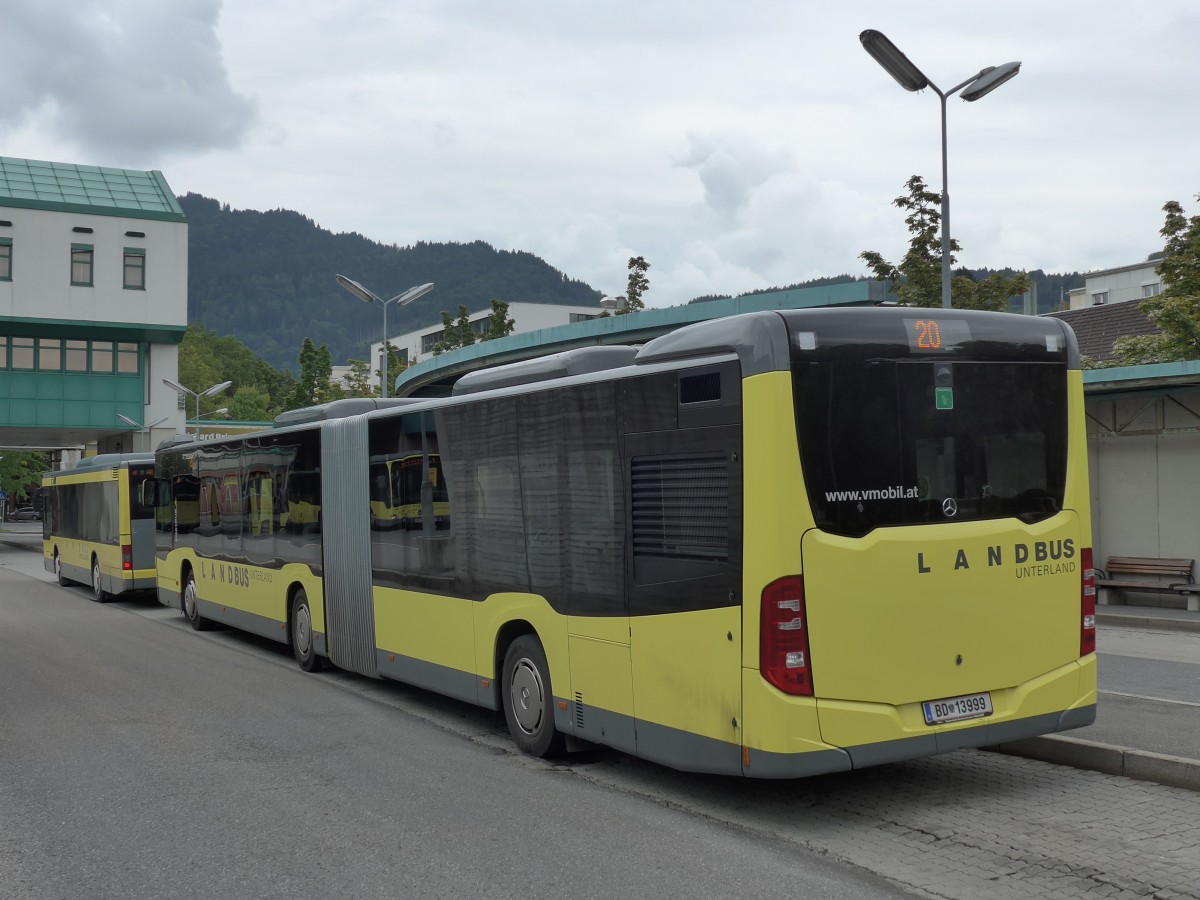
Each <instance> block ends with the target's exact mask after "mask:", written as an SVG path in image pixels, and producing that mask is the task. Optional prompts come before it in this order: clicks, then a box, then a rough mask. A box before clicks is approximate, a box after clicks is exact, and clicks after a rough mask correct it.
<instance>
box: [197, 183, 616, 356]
mask: <svg viewBox="0 0 1200 900" xmlns="http://www.w3.org/2000/svg"><path fill="white" fill-rule="evenodd" d="M179 205H180V206H181V207H182V208H183V212H184V214H185V215H186V216H187V218H188V226H189V227H188V240H189V251H188V321H189V322H193V323H199V324H202V325H204V326H206V327H208V328H210V329H212V330H214V331H216V332H217V333H218V334H231V335H236V336H237V337H238V338H240V339H241V340H242V342H243V343H245V344H246V345H247V346H248V347H249V348H250V349H251V350H253V351H254V352H255V353H256V354H258V355H259V356H260V357H262V358H263V359H264V360H265V361H266V362H267V363H269V364H270V365H271V366H273V367H275V368H286V369H291V370H293V371H294V370H295V368H296V358H297V355H298V353H299V351H300V347H301V345H302V344H303V343H304V339H305V338H306V337H309V338H312V340H313V341H314V343H316V344H318V345H320V344H328V345H329V350H330V353H331V355H332V357H333V361H334V362H335V363H342V362H345V361H346V360H347V359H349V358H356V359H366V358H367V347H368V345H369V344H370V342H371V341H378V340H379V339H380V337H381V336H382V333H383V312H382V310H381V309H380V308H379V305H378V304H375V303H372V304H366V303H363V302H361V301H359V300H356V299H354V297H352V296H351V295H350V294H348V293H347V292H346V291H344V290H343V289H342V288H340V287H338V285H337V284H336V283H335V282H334V280H333V277H334V275H335V274H337V273H341V274H343V275H347V276H349V277H350V278H353V279H354V280H355V281H358V282H360V283H362V284H364V285H366V286H367V287H368V288H370V289H371V290H373V291H375V292H376V293H377V294H380V295H381V296H383V297H384V299H387V298H389V297H392V296H394V295H396V294H398V293H400V292H401V291H403V290H405V289H406V288H409V287H411V286H413V285H417V284H424V283H425V282H428V281H432V282H433V283H434V284H435V285H436V288H435V289H434V290H433V292H432V293H430V294H427V295H426V296H424V297H422V298H421V299H419V300H417V301H415V302H414V303H412V304H411V305H410V306H406V307H403V308H399V309H398V308H397V307H396V305H394V304H393V305H392V306H391V307H390V308H389V309H388V330H389V331H390V332H392V333H393V334H396V333H401V332H404V331H409V330H412V329H414V328H419V327H421V326H422V325H430V324H433V323H436V322H439V321H440V312H441V311H442V310H448V311H450V312H454V311H455V310H457V309H458V305H459V304H460V303H462V304H465V305H466V306H468V307H469V308H470V309H472V310H474V309H477V308H483V307H486V306H487V305H488V303H489V301H491V300H493V299H496V300H504V301H506V302H509V303H512V302H523V303H569V304H575V305H580V306H584V305H596V304H598V303H599V301H600V297H601V294H600V292H599V291H597V290H594V289H593V288H591V287H589V286H588V285H586V284H584V283H583V282H582V281H577V280H575V279H572V278H568V277H567V276H566V275H564V274H563V273H562V272H560V271H558V270H557V269H555V268H553V267H552V266H550V265H549V264H548V263H546V262H545V261H544V260H541V259H539V258H538V257H536V256H534V255H533V254H531V253H525V252H520V251H509V250H497V249H495V248H494V247H491V246H490V245H488V244H485V243H483V242H482V241H475V242H473V243H469V244H435V243H426V242H424V241H422V242H420V243H417V244H415V245H413V246H411V247H395V246H390V245H387V244H381V243H379V242H377V241H372V240H370V239H368V238H365V237H363V236H362V235H361V234H334V233H332V232H330V231H327V230H325V229H324V228H321V227H319V226H318V225H317V224H316V223H315V222H313V221H312V220H311V219H309V218H306V217H305V216H302V215H301V214H299V213H296V212H292V211H290V210H285V209H277V210H271V211H270V212H258V211H255V210H233V209H230V208H229V206H228V205H226V204H221V203H220V202H219V201H217V200H212V199H209V198H208V197H203V196H200V195H199V194H187V195H186V196H183V197H180V198H179Z"/></svg>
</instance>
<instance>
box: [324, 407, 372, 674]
mask: <svg viewBox="0 0 1200 900" xmlns="http://www.w3.org/2000/svg"><path fill="white" fill-rule="evenodd" d="M322 432H323V434H322V438H323V440H322V442H321V469H322V472H321V519H322V522H321V535H322V540H323V545H324V564H325V625H326V635H327V646H328V647H329V657H330V659H332V660H333V661H334V662H335V663H337V664H338V666H340V667H341V668H343V669H349V670H351V671H353V672H359V673H360V674H363V675H369V676H371V677H373V678H374V677H378V672H377V670H376V664H375V617H374V613H373V610H372V599H371V542H370V541H369V540H368V539H367V534H366V528H367V523H368V522H369V521H370V517H371V505H370V499H369V496H368V486H369V482H370V479H369V476H368V471H367V457H368V453H367V422H366V419H363V418H360V417H354V418H349V419H339V420H337V421H333V422H328V423H326V424H325V425H324V426H323V428H322Z"/></svg>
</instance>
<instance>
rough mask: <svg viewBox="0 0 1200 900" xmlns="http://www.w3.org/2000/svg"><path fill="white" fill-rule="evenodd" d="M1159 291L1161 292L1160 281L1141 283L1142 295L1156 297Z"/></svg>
mask: <svg viewBox="0 0 1200 900" xmlns="http://www.w3.org/2000/svg"><path fill="white" fill-rule="evenodd" d="M1161 293H1162V284H1161V283H1160V282H1157V281H1156V282H1154V283H1153V284H1143V285H1142V296H1143V297H1157V296H1158V295H1159V294H1161Z"/></svg>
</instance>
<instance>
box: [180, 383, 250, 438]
mask: <svg viewBox="0 0 1200 900" xmlns="http://www.w3.org/2000/svg"><path fill="white" fill-rule="evenodd" d="M163 384H165V385H166V386H167V387H169V388H170V389H171V390H173V391H174V392H175V393H177V394H183V395H185V396H188V397H195V398H196V440H199V439H200V398H201V397H215V396H217V394H219V393H221V391H223V390H225V388H227V387H229V386H230V385H231V384H233V382H232V381H222V382H221V383H220V384H214V385H213V386H212V387H210V388H208V389H207V390H203V391H199V392H197V391H193V390H192V389H191V388H185V387H184V386H183V385H182V384H179V383H178V382H176V381H172V380H171V379H170V378H164V379H163Z"/></svg>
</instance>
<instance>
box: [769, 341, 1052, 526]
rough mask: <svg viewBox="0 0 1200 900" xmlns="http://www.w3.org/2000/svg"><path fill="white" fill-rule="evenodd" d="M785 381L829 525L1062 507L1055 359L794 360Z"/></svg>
mask: <svg viewBox="0 0 1200 900" xmlns="http://www.w3.org/2000/svg"><path fill="white" fill-rule="evenodd" d="M792 380H793V385H794V392H795V402H796V424H797V432H798V437H799V442H800V458H801V463H802V466H803V470H804V477H805V481H806V484H807V489H808V495H809V501H810V503H811V505H812V510H813V514H814V516H815V517H816V522H817V525H818V526H819V527H820V528H822V529H823V530H825V531H829V532H833V533H836V534H844V535H851V536H858V535H864V534H866V533H868V532H869V531H871V530H872V529H874V528H878V527H882V526H890V525H917V524H925V523H934V522H951V521H975V520H979V519H996V518H1004V517H1016V518H1019V519H1021V520H1023V521H1025V522H1035V521H1038V520H1041V519H1044V518H1047V517H1048V516H1051V515H1053V514H1054V513H1056V512H1057V511H1059V510H1060V509H1061V508H1062V503H1063V491H1064V487H1065V482H1066V458H1067V434H1066V421H1067V409H1066V406H1067V384H1066V367H1065V366H1064V365H1063V364H1062V363H1053V362H1031V361H1021V362H999V361H997V362H966V361H957V360H956V361H927V360H912V359H904V358H901V359H889V358H875V359H862V360H857V361H854V362H831V361H823V362H796V363H795V364H794V365H793V370H792Z"/></svg>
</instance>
